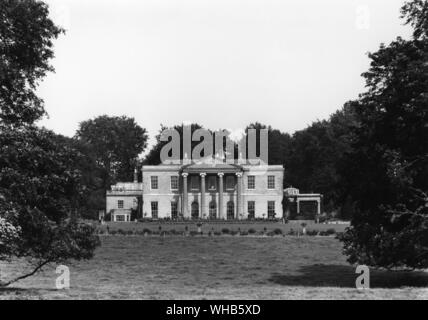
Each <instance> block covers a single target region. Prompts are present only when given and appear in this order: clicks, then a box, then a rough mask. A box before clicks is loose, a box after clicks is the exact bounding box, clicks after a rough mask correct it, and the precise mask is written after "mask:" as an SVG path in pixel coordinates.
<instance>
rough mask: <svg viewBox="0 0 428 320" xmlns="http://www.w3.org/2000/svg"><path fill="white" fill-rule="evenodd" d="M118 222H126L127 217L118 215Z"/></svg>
mask: <svg viewBox="0 0 428 320" xmlns="http://www.w3.org/2000/svg"><path fill="white" fill-rule="evenodd" d="M116 221H120V222H123V221H125V215H124V214H118V215H117V216H116Z"/></svg>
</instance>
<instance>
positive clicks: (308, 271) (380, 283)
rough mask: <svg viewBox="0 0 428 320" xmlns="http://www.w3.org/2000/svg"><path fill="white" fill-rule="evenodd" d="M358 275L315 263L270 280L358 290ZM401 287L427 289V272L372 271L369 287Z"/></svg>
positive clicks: (340, 267) (351, 270)
mask: <svg viewBox="0 0 428 320" xmlns="http://www.w3.org/2000/svg"><path fill="white" fill-rule="evenodd" d="M358 276H359V274H356V273H355V267H352V266H344V265H324V264H315V265H310V266H303V267H301V268H300V269H299V270H298V274H294V275H281V274H273V275H272V276H271V277H270V278H269V279H268V281H269V282H273V283H275V284H280V285H284V286H310V287H347V288H355V280H356V279H357V277H358ZM400 287H428V273H427V272H423V271H386V270H374V269H370V288H389V289H392V288H400Z"/></svg>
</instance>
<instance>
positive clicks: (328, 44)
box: [39, 0, 410, 142]
mask: <svg viewBox="0 0 428 320" xmlns="http://www.w3.org/2000/svg"><path fill="white" fill-rule="evenodd" d="M47 2H48V3H49V4H50V5H51V9H52V17H53V19H54V20H55V21H56V22H57V23H58V24H60V25H63V26H64V27H65V28H66V29H67V33H66V34H65V35H62V36H61V37H60V38H59V39H58V40H57V41H56V42H55V54H56V58H55V59H54V60H53V61H52V64H53V66H54V67H55V69H56V73H55V74H49V76H48V77H47V78H46V79H45V80H44V82H43V83H42V84H41V86H40V88H39V95H40V96H41V97H42V98H43V99H44V100H45V103H46V110H47V112H48V114H49V119H44V120H42V121H41V122H40V124H41V125H44V126H46V127H47V128H49V129H53V130H54V131H56V132H58V133H61V134H64V135H67V136H72V135H74V133H75V131H76V129H77V127H78V124H79V122H81V121H84V120H87V119H89V118H93V117H96V116H98V115H102V114H107V115H127V116H130V117H134V118H135V119H136V121H137V122H138V123H139V124H140V125H141V126H142V127H145V128H146V129H147V130H148V132H149V135H150V138H151V140H150V141H151V142H153V139H154V136H155V135H156V134H157V133H158V131H159V128H160V124H161V123H162V124H165V125H174V124H180V123H182V122H198V123H200V124H201V125H203V126H205V127H207V128H210V129H218V128H225V129H232V130H236V129H239V128H244V127H245V126H246V125H248V124H249V123H251V122H255V121H258V122H262V123H265V124H270V125H272V126H273V127H274V128H277V129H280V130H281V131H284V132H289V133H293V132H294V131H295V130H299V129H303V128H304V127H306V126H307V125H308V124H310V123H311V122H312V121H315V120H317V119H325V118H327V117H328V116H329V115H330V114H331V113H333V112H334V111H336V110H337V109H339V108H341V107H342V105H343V104H344V103H345V102H346V101H348V100H350V99H355V98H356V97H357V96H358V93H361V92H362V91H363V90H364V82H363V79H362V78H361V77H360V75H361V73H362V72H364V71H366V70H367V68H368V65H369V60H368V57H367V55H366V53H367V52H369V51H375V50H376V49H377V48H378V46H379V44H380V43H381V42H385V43H389V42H390V41H392V40H393V39H395V37H396V36H399V35H400V36H403V37H406V38H407V37H409V35H410V31H409V28H408V27H404V26H403V25H402V21H401V20H400V19H399V9H400V7H401V5H402V4H403V0H370V1H368V0H366V1H359V0H328V1H320V0H306V1H302V0H299V1H279V0H275V1H274V0H256V1H248V0H192V1H190V0H183V1H172V0H48V1H47Z"/></svg>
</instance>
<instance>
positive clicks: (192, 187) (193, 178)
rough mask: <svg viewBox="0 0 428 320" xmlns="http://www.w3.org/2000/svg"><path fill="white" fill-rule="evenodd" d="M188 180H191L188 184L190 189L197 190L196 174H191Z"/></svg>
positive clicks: (197, 180)
mask: <svg viewBox="0 0 428 320" xmlns="http://www.w3.org/2000/svg"><path fill="white" fill-rule="evenodd" d="M190 181H191V184H190V186H191V189H192V190H199V177H198V176H192V177H191V178H190Z"/></svg>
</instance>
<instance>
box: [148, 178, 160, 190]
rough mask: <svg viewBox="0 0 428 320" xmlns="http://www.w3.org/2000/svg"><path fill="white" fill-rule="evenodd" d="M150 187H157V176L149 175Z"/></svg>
mask: <svg viewBox="0 0 428 320" xmlns="http://www.w3.org/2000/svg"><path fill="white" fill-rule="evenodd" d="M150 188H151V189H157V188H158V177H157V176H151V177H150Z"/></svg>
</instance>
